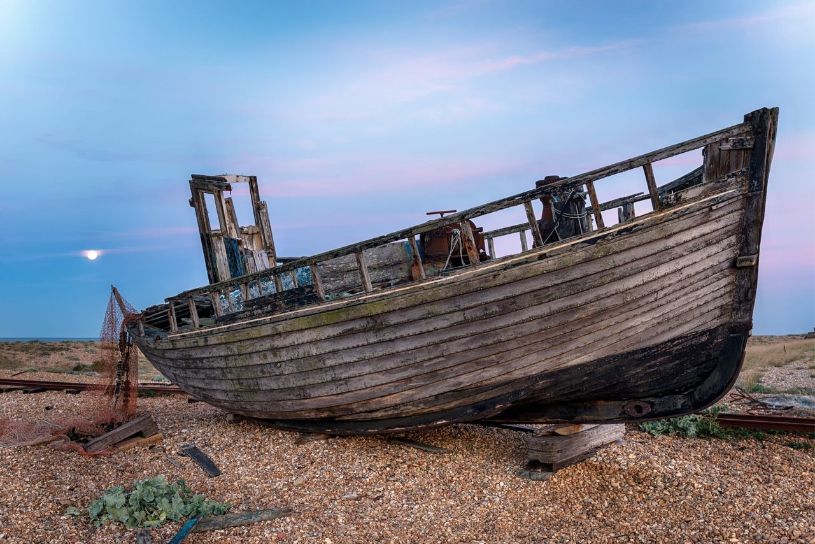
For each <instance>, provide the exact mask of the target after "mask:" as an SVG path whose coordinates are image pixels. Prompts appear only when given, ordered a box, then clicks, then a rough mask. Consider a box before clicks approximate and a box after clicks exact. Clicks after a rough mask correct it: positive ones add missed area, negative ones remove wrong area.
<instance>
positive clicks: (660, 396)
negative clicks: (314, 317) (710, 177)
mask: <svg viewBox="0 0 815 544" xmlns="http://www.w3.org/2000/svg"><path fill="white" fill-rule="evenodd" d="M748 336H749V327H748V326H732V325H723V326H719V327H715V328H711V329H707V330H704V331H700V332H695V333H691V334H687V335H684V336H680V337H677V338H675V339H673V340H671V341H669V342H666V343H663V344H660V345H658V346H653V347H649V348H644V349H638V350H634V351H629V352H626V353H622V354H618V355H614V356H610V357H604V358H602V359H597V360H595V361H592V362H590V363H587V364H581V365H578V366H576V367H572V368H564V369H557V370H553V371H549V372H545V373H542V374H540V375H538V376H535V377H534V378H533V379H527V380H525V381H516V382H511V383H507V384H502V385H499V386H493V387H491V389H495V390H499V391H500V390H504V391H507V390H509V391H511V392H510V393H505V394H501V395H498V396H495V397H492V398H489V399H487V400H484V401H479V402H475V403H473V404H471V405H468V406H465V407H458V408H455V409H452V410H444V411H436V412H430V413H427V414H421V415H414V416H409V417H397V418H390V419H371V420H363V419H354V420H350V419H345V420H342V419H314V420H263V421H264V423H266V424H270V425H273V426H276V427H279V428H283V429H289V430H297V431H303V432H319V433H327V434H340V435H347V434H374V433H388V432H400V431H404V430H407V429H415V428H422V427H435V426H441V425H449V424H451V423H472V422H476V421H480V420H489V421H493V422H501V423H621V422H633V421H643V420H646V419H654V418H661V417H670V416H679V415H683V414H689V413H692V412H696V411H699V410H701V409H703V408H706V407H708V406H710V405H711V404H713V403H715V402H716V401H717V400H719V399H720V398H721V397H722V396H724V394H725V393H727V391H729V390H730V388H731V387H732V386H733V384H734V383H735V381H736V378H737V377H738V374H739V370H740V369H741V365H742V362H743V360H744V350H745V347H746V344H747V337H748ZM484 392H485V390H484V389H477V388H476V389H472V390H468V391H467V393H468V394H469V395H472V396H475V395H478V394H480V393H484ZM461 395H462V391H460V390H459V391H454V392H450V393H447V394H443V395H440V396H438V397H436V399H435V401H436V402H439V403H443V402H444V400H445V399H444V398H445V397H450V398H451V399H452V398H454V397H459V398H460V397H461Z"/></svg>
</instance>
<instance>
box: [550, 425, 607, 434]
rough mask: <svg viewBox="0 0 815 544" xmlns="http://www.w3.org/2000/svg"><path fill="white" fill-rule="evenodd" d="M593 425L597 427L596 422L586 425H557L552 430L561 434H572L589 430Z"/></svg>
mask: <svg viewBox="0 0 815 544" xmlns="http://www.w3.org/2000/svg"><path fill="white" fill-rule="evenodd" d="M593 427H597V425H596V424H594V425H584V424H566V425H555V427H554V428H553V429H552V432H553V433H555V434H557V435H560V436H569V435H570V434H574V433H579V432H583V431H587V430H589V429H591V428H593Z"/></svg>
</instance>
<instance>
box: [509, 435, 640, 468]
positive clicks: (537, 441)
mask: <svg viewBox="0 0 815 544" xmlns="http://www.w3.org/2000/svg"><path fill="white" fill-rule="evenodd" d="M571 430H572V431H574V432H570V433H569V434H561V433H558V432H557V430H553V431H551V432H549V433H546V434H530V435H526V436H525V440H526V447H527V458H528V459H529V460H530V461H537V462H539V463H541V465H542V467H543V469H544V470H548V471H551V472H555V471H558V470H560V469H562V468H565V467H567V466H569V465H573V464H575V463H577V462H579V461H582V460H584V459H586V458H588V457H590V456H591V455H593V454H594V453H595V452H596V451H597V450H598V449H599V448H601V447H602V446H605V445H607V444H610V443H612V442H616V441H618V440H621V439H622V437H623V434H624V433H625V425H582V426H579V427H578V428H576V429H571Z"/></svg>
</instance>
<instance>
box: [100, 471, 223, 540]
mask: <svg viewBox="0 0 815 544" xmlns="http://www.w3.org/2000/svg"><path fill="white" fill-rule="evenodd" d="M229 508H230V505H229V504H226V503H220V502H215V501H212V500H210V499H207V498H205V497H204V496H203V495H194V494H193V492H192V490H190V488H189V487H187V484H186V483H185V482H184V480H178V481H177V482H176V483H174V484H173V483H169V482H168V481H167V478H165V477H164V476H156V477H154V478H148V479H146V480H138V481H136V482H133V489H132V490H130V491H126V490H125V488H124V487H123V486H116V487H111V488H110V489H108V490H107V491H105V493H104V495H102V496H101V497H100V498H99V499H97V500H95V501H93V502H92V503H91V505H90V506H89V507H88V514H89V516H90V518H91V520H92V521H93V522H94V524H95V525H97V526H99V525H101V524H103V523H107V522H109V521H113V522H118V523H122V524H124V525H125V527H127V528H128V529H135V528H136V527H158V526H160V525H163V524H164V523H165V522H167V521H180V520H182V519H184V518H188V517H202V516H212V515H221V514H225V513H226V512H227V511H229Z"/></svg>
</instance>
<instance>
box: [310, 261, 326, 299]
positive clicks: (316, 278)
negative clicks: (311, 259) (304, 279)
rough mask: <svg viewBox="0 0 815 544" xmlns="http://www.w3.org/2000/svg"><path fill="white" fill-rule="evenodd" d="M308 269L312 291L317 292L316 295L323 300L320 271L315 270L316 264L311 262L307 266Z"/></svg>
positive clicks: (323, 293)
mask: <svg viewBox="0 0 815 544" xmlns="http://www.w3.org/2000/svg"><path fill="white" fill-rule="evenodd" d="M309 269H310V270H311V286H312V287H313V288H314V292H315V293H317V296H318V297H320V298H321V299H323V300H325V291H324V290H323V281H322V280H321V279H320V273H319V272H318V271H317V265H316V264H312V265H310V266H309Z"/></svg>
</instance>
